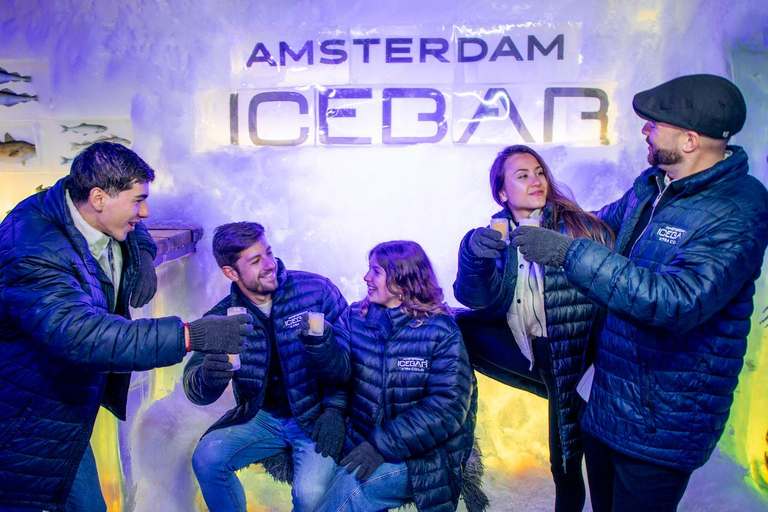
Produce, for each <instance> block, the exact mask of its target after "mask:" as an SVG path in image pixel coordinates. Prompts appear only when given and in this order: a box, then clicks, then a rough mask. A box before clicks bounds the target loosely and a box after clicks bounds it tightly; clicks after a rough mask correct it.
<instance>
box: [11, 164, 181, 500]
mask: <svg viewBox="0 0 768 512" xmlns="http://www.w3.org/2000/svg"><path fill="white" fill-rule="evenodd" d="M67 179H68V178H63V179H62V180H60V181H59V182H58V183H56V184H55V185H54V186H53V187H52V188H51V189H49V190H47V191H43V192H40V193H38V194H35V195H33V196H31V197H29V198H27V199H25V200H24V201H22V202H21V203H19V204H18V205H17V206H16V208H14V209H13V211H11V213H10V214H8V216H7V217H6V218H5V219H4V220H3V222H2V224H0V351H2V358H0V507H2V506H3V505H7V506H11V505H12V506H17V507H29V508H37V509H45V510H59V509H60V508H61V507H62V506H63V503H64V502H65V501H66V498H67V496H68V495H69V491H70V488H71V486H72V481H73V479H74V477H75V473H76V471H77V467H78V464H79V462H80V459H81V457H82V454H83V452H84V451H85V449H86V447H87V445H88V442H89V439H90V436H91V431H92V429H93V422H94V420H95V419H96V414H97V412H98V409H99V405H100V404H101V405H104V406H105V407H107V408H108V409H109V410H110V411H112V412H113V413H114V414H115V415H116V416H117V417H118V418H120V419H125V401H126V396H127V392H128V384H129V380H130V373H129V372H131V371H134V370H148V369H150V368H154V367H156V366H166V365H171V364H174V363H178V362H180V361H181V360H182V358H183V357H184V355H185V354H186V350H185V348H184V330H183V324H182V322H181V320H180V319H179V318H175V317H172V318H162V319H146V320H136V321H130V320H128V301H129V298H130V293H127V292H126V291H127V290H132V289H133V287H134V286H135V283H136V280H137V277H138V267H139V247H140V245H139V244H141V248H142V249H146V250H149V251H150V252H151V253H152V254H154V252H155V246H154V243H153V242H152V239H151V237H150V236H149V234H148V233H147V232H146V230H145V229H144V227H143V226H141V225H139V226H137V228H136V230H135V231H134V232H132V233H129V234H128V237H127V238H126V240H125V242H124V243H123V244H122V248H123V257H124V260H123V274H122V280H121V290H120V294H119V296H118V300H117V303H115V300H114V289H113V286H112V283H111V282H110V280H109V279H108V278H107V276H106V274H104V272H103V271H102V269H101V267H100V266H99V263H98V262H97V261H96V259H95V258H93V256H91V254H90V253H89V252H88V245H87V243H86V241H85V238H84V237H83V236H82V235H81V234H80V232H79V231H78V230H77V228H75V226H74V224H73V222H72V218H71V216H70V213H69V210H68V208H67V205H66V201H65V186H66V182H67Z"/></svg>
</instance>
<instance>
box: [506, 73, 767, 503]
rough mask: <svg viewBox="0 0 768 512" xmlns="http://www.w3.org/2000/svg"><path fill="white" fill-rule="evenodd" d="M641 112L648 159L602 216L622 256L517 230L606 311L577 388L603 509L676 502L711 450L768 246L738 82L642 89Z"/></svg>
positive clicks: (541, 259) (531, 252)
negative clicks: (742, 142) (739, 140)
mask: <svg viewBox="0 0 768 512" xmlns="http://www.w3.org/2000/svg"><path fill="white" fill-rule="evenodd" d="M633 107H634V110H635V112H636V113H637V115H638V116H640V117H641V118H643V119H645V120H646V123H645V125H644V126H643V129H642V133H643V135H645V138H646V139H645V140H646V142H647V143H648V163H649V164H650V165H651V167H650V168H649V169H647V170H646V171H645V172H643V173H642V174H641V175H640V177H639V178H637V180H635V183H634V186H633V188H632V189H631V190H629V191H628V192H627V193H625V194H624V196H623V197H622V198H621V199H619V200H618V201H616V202H615V203H613V204H610V205H608V206H605V207H604V208H603V209H602V210H600V212H599V213H598V216H599V217H600V218H601V219H602V220H604V221H605V222H607V223H608V225H609V226H610V227H611V228H612V229H613V230H614V231H615V232H617V233H618V237H617V241H616V246H615V249H614V250H615V252H613V251H611V250H609V249H607V248H606V247H604V246H603V245H600V244H598V243H596V242H594V241H592V240H588V239H576V240H572V239H570V238H568V237H566V236H564V235H561V234H559V233H557V232H555V231H551V230H544V229H540V228H536V227H525V226H523V227H520V228H518V229H516V230H515V231H514V232H513V243H514V244H515V245H516V246H518V247H520V251H521V252H522V253H523V254H524V255H525V258H526V259H527V260H529V261H535V262H537V263H541V264H546V265H558V266H562V267H563V269H564V270H565V273H566V275H567V277H568V280H569V281H570V282H571V283H573V285H574V286H576V287H577V288H578V289H579V290H580V291H581V292H582V293H584V294H586V295H587V296H588V297H589V299H591V300H592V301H594V302H595V303H596V304H598V305H599V306H602V307H603V308H605V310H606V312H607V314H606V317H605V323H604V326H603V328H602V332H600V334H599V336H598V340H597V347H596V348H597V350H596V353H595V361H594V367H593V368H590V369H589V370H588V371H587V372H586V374H585V378H584V379H582V383H581V384H582V385H581V390H582V393H581V394H582V396H583V397H585V398H586V399H587V400H588V402H587V405H586V409H585V411H584V416H583V418H582V431H583V436H584V455H585V459H586V463H587V474H588V476H589V488H590V495H591V499H592V507H593V509H594V510H595V511H596V512H603V511H611V510H614V511H618V510H621V511H622V512H630V511H646V510H658V511H674V510H676V509H677V505H678V503H679V501H680V499H681V498H682V496H683V494H684V492H685V488H686V486H687V485H688V480H689V478H690V476H691V473H692V472H693V471H694V470H695V469H697V468H699V467H701V466H702V465H704V463H705V462H706V461H707V460H708V459H709V457H710V455H711V454H712V451H713V450H714V449H715V446H716V445H717V442H718V440H719V439H720V436H721V435H722V434H723V430H724V428H725V424H726V421H727V420H728V414H729V412H730V407H731V403H732V402H733V393H734V390H735V389H736V385H737V384H738V377H739V372H740V371H741V368H742V365H743V362H744V354H745V352H746V348H747V334H748V333H749V329H750V316H751V315H752V312H753V309H754V305H753V295H754V293H755V280H756V279H757V278H758V276H759V275H760V267H761V265H762V263H763V255H764V253H765V249H766V244H767V243H768V192H766V189H765V187H764V186H763V184H762V183H760V182H759V181H758V180H757V179H755V178H754V177H752V176H750V175H749V174H748V172H749V165H748V163H747V154H746V153H745V151H744V149H742V148H741V147H739V146H732V145H728V139H729V138H730V137H731V136H732V135H734V134H736V133H737V132H738V131H739V130H741V128H742V127H743V125H744V121H745V119H746V105H745V103H744V98H743V97H742V94H741V92H740V91H739V89H738V88H737V87H736V86H735V85H734V84H733V83H731V82H730V81H728V80H726V79H724V78H721V77H718V76H713V75H690V76H683V77H679V78H676V79H674V80H671V81H669V82H666V83H664V84H661V85H659V86H657V87H655V88H653V89H650V90H647V91H643V92H641V93H638V94H637V95H636V96H635V98H634V101H633ZM593 372H594V373H593ZM590 377H593V379H594V380H593V381H592V382H591V383H590V382H589V379H590ZM590 384H591V386H590Z"/></svg>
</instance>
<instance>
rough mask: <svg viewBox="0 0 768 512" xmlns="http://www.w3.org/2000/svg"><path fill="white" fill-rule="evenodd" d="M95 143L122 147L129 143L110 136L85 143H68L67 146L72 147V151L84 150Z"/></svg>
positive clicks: (126, 140)
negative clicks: (113, 144) (111, 143)
mask: <svg viewBox="0 0 768 512" xmlns="http://www.w3.org/2000/svg"><path fill="white" fill-rule="evenodd" d="M97 142H113V143H115V144H122V145H123V146H127V145H128V144H130V143H131V141H129V140H128V139H124V138H122V137H118V136H116V135H112V134H110V135H109V137H99V138H98V139H96V140H94V141H88V140H87V141H85V142H70V143H69V144H70V145H71V146H72V150H73V151H75V150H79V149H85V148H87V147H88V146H90V145H91V144H96V143H97Z"/></svg>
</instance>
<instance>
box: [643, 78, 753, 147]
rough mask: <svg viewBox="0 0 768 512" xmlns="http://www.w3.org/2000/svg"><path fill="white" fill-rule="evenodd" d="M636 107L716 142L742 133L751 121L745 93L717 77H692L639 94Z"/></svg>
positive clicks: (652, 118)
mask: <svg viewBox="0 0 768 512" xmlns="http://www.w3.org/2000/svg"><path fill="white" fill-rule="evenodd" d="M632 107H633V108H634V109H635V112H636V113H637V115H638V116H640V117H642V118H643V119H647V120H649V121H657V122H661V123H667V124H671V125H673V126H678V127H680V128H685V129H686V130H693V131H695V132H697V133H700V134H702V135H706V136H707V137H712V138H714V139H727V138H728V137H730V136H732V135H735V134H736V133H738V132H739V131H740V130H741V128H742V127H743V126H744V121H745V120H746V118H747V105H746V103H744V96H742V95H741V91H740V90H739V88H738V87H736V86H735V85H734V84H733V83H732V82H731V81H730V80H726V79H725V78H722V77H719V76H715V75H688V76H681V77H679V78H675V79H674V80H670V81H669V82H665V83H663V84H661V85H659V86H656V87H654V88H653V89H648V90H647V91H643V92H639V93H637V94H635V98H634V99H633V100H632Z"/></svg>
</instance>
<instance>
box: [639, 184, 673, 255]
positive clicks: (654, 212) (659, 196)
mask: <svg viewBox="0 0 768 512" xmlns="http://www.w3.org/2000/svg"><path fill="white" fill-rule="evenodd" d="M656 186H657V187H658V186H659V183H658V181H657V182H656ZM669 186H670V185H669V184H668V185H667V186H666V187H664V190H662V191H661V193H660V194H659V195H658V196H657V197H656V199H655V200H654V201H653V206H652V207H651V216H650V217H649V218H648V224H646V225H645V227H644V228H643V231H642V232H641V233H640V236H638V237H637V240H635V243H633V244H632V250H630V251H629V256H630V257H631V256H632V253H633V252H635V247H637V242H639V241H640V239H641V238H643V235H644V234H645V232H646V231H648V227H649V226H650V225H651V223H652V222H653V216H654V215H655V214H656V206H658V204H659V202H660V201H661V198H662V197H663V196H664V193H665V192H666V191H667V190H669ZM659 188H661V187H659Z"/></svg>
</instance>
